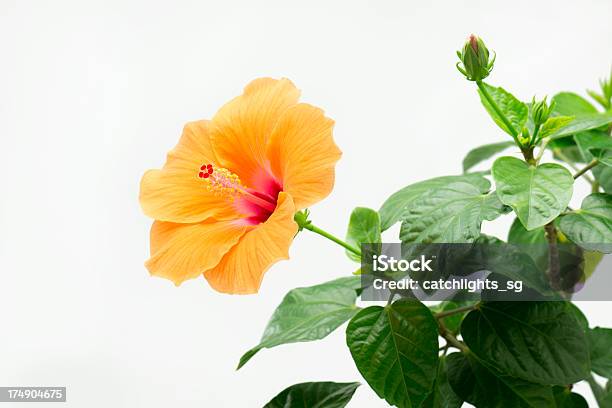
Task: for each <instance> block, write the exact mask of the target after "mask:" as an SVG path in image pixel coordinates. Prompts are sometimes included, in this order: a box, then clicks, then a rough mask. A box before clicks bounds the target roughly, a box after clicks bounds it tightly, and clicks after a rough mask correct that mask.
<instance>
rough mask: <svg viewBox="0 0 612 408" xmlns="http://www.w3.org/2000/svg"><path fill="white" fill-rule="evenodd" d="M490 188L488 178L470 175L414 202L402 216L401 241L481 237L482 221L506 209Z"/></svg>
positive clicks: (470, 240) (426, 241) (441, 240)
mask: <svg viewBox="0 0 612 408" xmlns="http://www.w3.org/2000/svg"><path fill="white" fill-rule="evenodd" d="M490 188H491V183H490V182H489V180H487V179H486V178H484V177H482V176H473V175H467V176H464V177H463V178H460V179H457V180H455V181H454V182H452V183H448V184H446V185H444V186H440V187H438V188H437V189H435V190H432V191H429V192H428V193H427V194H424V195H423V196H421V197H419V198H418V199H416V200H413V201H411V202H410V204H409V205H408V206H407V207H405V212H404V214H403V215H402V228H401V231H400V239H401V241H402V242H403V243H412V242H419V243H421V242H423V243H429V242H472V241H474V240H475V239H476V238H478V237H479V236H480V226H481V224H482V221H484V220H488V221H492V220H494V219H496V218H497V217H499V216H500V215H502V214H504V213H505V212H506V207H505V206H504V205H503V204H502V203H501V201H499V199H498V198H497V196H496V195H495V194H494V193H490V192H489V189H490Z"/></svg>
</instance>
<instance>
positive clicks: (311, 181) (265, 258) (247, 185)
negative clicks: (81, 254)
mask: <svg viewBox="0 0 612 408" xmlns="http://www.w3.org/2000/svg"><path fill="white" fill-rule="evenodd" d="M299 95H300V92H299V90H298V89H296V88H295V86H294V85H293V84H292V83H291V81H289V80H287V79H281V80H274V79H270V78H261V79H256V80H255V81H253V82H251V83H250V84H249V85H247V87H246V88H245V89H244V92H243V94H242V95H240V96H238V97H237V98H234V99H233V100H231V101H230V102H228V103H227V104H225V105H224V106H223V107H222V108H221V109H220V110H219V112H217V114H216V115H215V116H214V118H213V119H212V120H210V121H206V120H202V121H198V122H191V123H188V124H187V125H186V126H185V128H184V130H183V135H182V136H181V139H180V140H179V142H178V144H177V146H176V147H175V148H174V149H173V150H171V151H170V152H169V153H168V156H167V160H166V163H165V165H164V167H163V168H162V169H161V170H149V171H147V172H146V173H145V174H144V176H143V178H142V181H141V184H140V204H141V206H142V209H143V211H144V212H145V214H146V215H148V216H149V217H151V218H154V219H155V222H154V223H153V226H152V228H151V258H150V259H149V260H148V261H147V262H146V264H145V265H146V267H147V268H148V270H149V272H150V273H151V274H152V275H154V276H161V277H164V278H167V279H170V280H172V281H173V282H174V283H175V284H176V285H179V284H180V283H181V282H183V281H185V280H187V279H192V278H196V277H198V276H200V275H202V274H203V275H204V277H205V278H206V279H207V280H208V282H209V283H210V285H211V286H212V287H213V288H214V289H216V290H218V291H219V292H224V293H235V294H247V293H255V292H257V291H258V289H259V287H260V285H261V280H262V278H263V275H264V273H265V272H266V271H267V270H268V268H269V267H270V266H271V265H272V264H274V263H275V262H276V261H278V260H281V259H288V250H289V245H290V244H291V242H292V240H293V237H294V236H295V234H296V232H297V225H296V223H295V221H294V220H293V217H294V214H295V213H296V212H297V211H299V210H301V209H304V208H306V207H308V206H310V205H312V204H314V203H316V202H317V201H319V200H321V199H323V198H324V197H326V196H327V195H328V194H329V193H330V192H331V190H332V187H333V184H334V167H335V163H336V162H337V161H338V159H339V158H340V155H341V152H340V150H339V149H338V147H337V146H336V145H335V143H334V141H333V137H332V128H333V125H334V122H333V121H332V120H331V119H329V118H327V117H325V115H324V114H323V111H322V110H321V109H319V108H316V107H314V106H311V105H308V104H305V103H298V98H299Z"/></svg>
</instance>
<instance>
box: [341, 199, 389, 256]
mask: <svg viewBox="0 0 612 408" xmlns="http://www.w3.org/2000/svg"><path fill="white" fill-rule="evenodd" d="M380 234H381V231H380V216H379V215H378V213H377V212H376V211H374V210H372V209H370V208H364V207H357V208H355V209H354V210H353V212H352V213H351V219H350V221H349V226H348V231H347V233H346V242H347V243H348V244H350V245H351V246H353V247H355V248H361V244H372V243H376V242H381V237H380ZM346 255H347V256H348V257H349V258H350V259H352V260H353V261H356V262H361V257H359V256H358V255H356V254H354V253H352V252H350V251H348V250H347V251H346Z"/></svg>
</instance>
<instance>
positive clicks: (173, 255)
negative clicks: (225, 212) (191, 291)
mask: <svg viewBox="0 0 612 408" xmlns="http://www.w3.org/2000/svg"><path fill="white" fill-rule="evenodd" d="M247 228H248V227H246V226H244V225H240V224H238V223H237V222H236V221H219V222H208V223H197V224H175V223H172V222H162V221H155V222H154V223H153V226H152V227H151V258H150V259H149V260H148V261H147V262H146V263H145V266H146V267H147V269H148V270H149V272H150V273H151V275H154V276H159V277H162V278H166V279H170V280H171V281H173V282H174V283H175V284H176V285H177V286H178V285H180V284H181V283H182V282H184V281H186V280H187V279H193V278H197V277H198V276H200V275H201V274H202V272H204V271H205V270H208V269H210V268H212V267H214V266H215V265H217V264H218V263H219V261H220V260H221V259H222V258H223V256H224V255H225V254H226V253H227V252H228V251H229V250H230V249H231V248H232V247H233V246H234V245H236V243H238V241H239V239H240V237H241V236H242V235H244V233H245V231H246V230H247Z"/></svg>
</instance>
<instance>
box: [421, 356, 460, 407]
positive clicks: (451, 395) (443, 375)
mask: <svg viewBox="0 0 612 408" xmlns="http://www.w3.org/2000/svg"><path fill="white" fill-rule="evenodd" d="M462 405H463V400H462V399H461V398H459V397H458V396H457V394H455V391H453V388H452V387H451V385H450V383H449V382H448V373H447V368H446V357H444V356H442V357H440V364H439V365H438V373H437V375H436V381H435V382H434V387H433V390H432V391H431V394H429V396H428V397H427V399H426V400H425V401H423V404H421V408H461V406H462Z"/></svg>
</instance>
